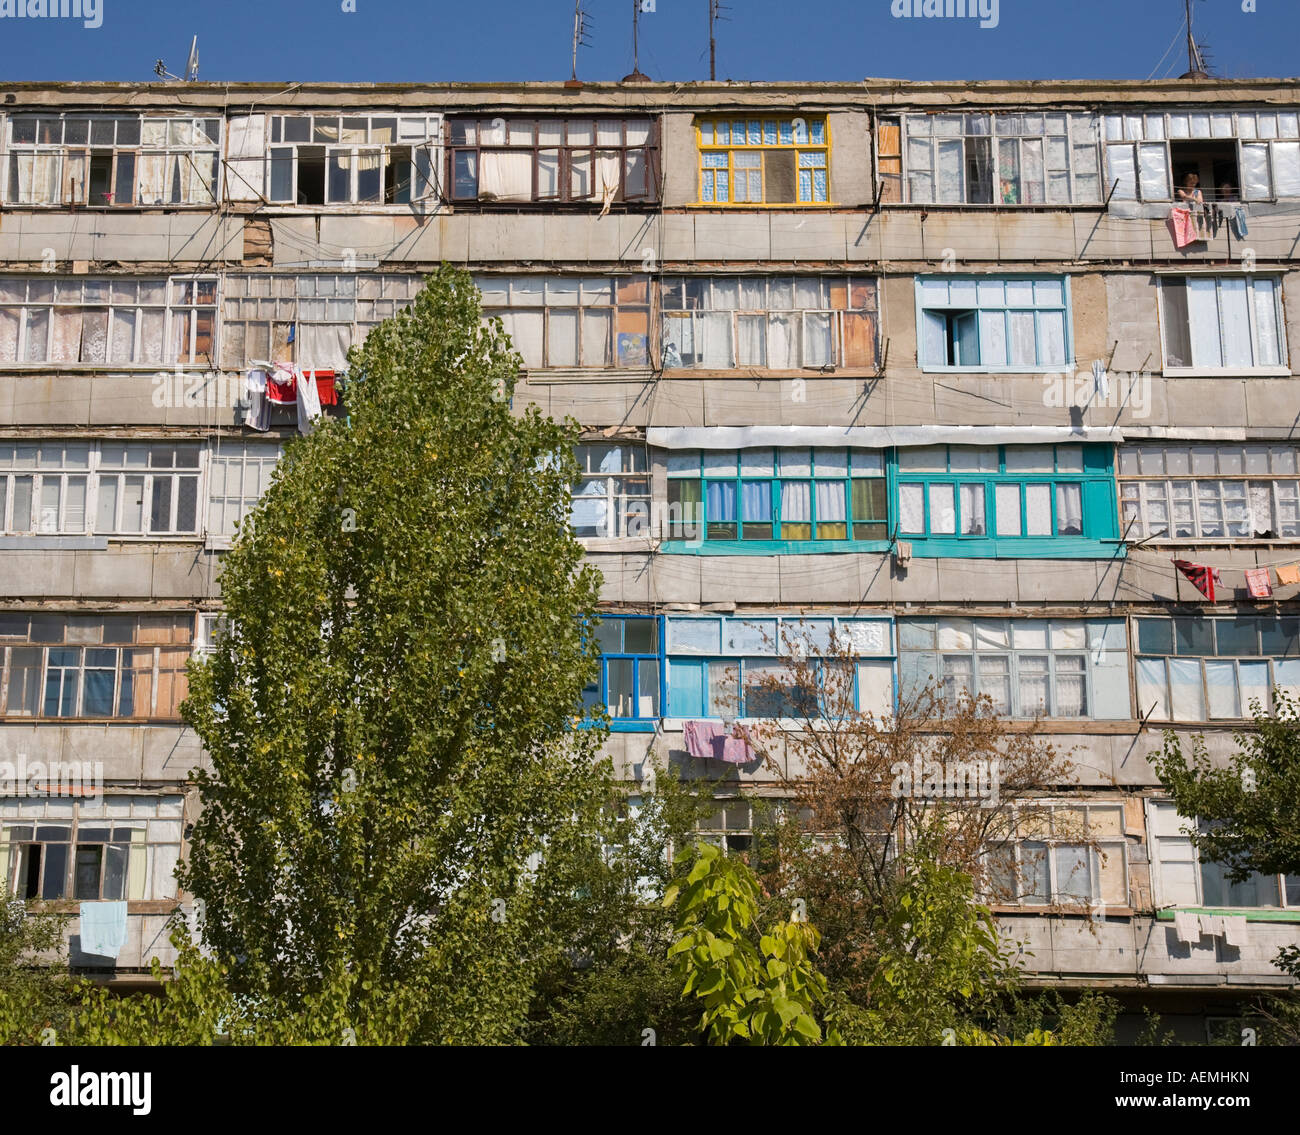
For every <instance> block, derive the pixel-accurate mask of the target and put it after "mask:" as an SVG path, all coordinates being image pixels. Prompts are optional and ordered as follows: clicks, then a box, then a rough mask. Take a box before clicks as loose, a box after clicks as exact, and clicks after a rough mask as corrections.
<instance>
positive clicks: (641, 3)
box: [623, 0, 655, 83]
mask: <svg viewBox="0 0 1300 1135" xmlns="http://www.w3.org/2000/svg"><path fill="white" fill-rule="evenodd" d="M642 10H644V11H647V12H653V11H654V10H655V5H654V0H648V2H647V0H632V74H630V75H624V76H623V82H625V83H648V82H650V76H649V75H643V74H641V66H640V48H639V45H638V42H637V39H638V33H639V31H640V20H641V12H642Z"/></svg>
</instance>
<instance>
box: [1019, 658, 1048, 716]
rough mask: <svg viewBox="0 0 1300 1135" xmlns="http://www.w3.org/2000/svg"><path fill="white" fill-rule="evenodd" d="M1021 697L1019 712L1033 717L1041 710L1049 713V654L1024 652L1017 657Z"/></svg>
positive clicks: (1021, 714)
mask: <svg viewBox="0 0 1300 1135" xmlns="http://www.w3.org/2000/svg"><path fill="white" fill-rule="evenodd" d="M1017 669H1018V671H1019V675H1018V676H1019V699H1020V704H1019V705H1018V706H1017V712H1018V713H1019V714H1020V716H1022V717H1032V716H1033V715H1034V714H1035V713H1038V712H1039V711H1040V710H1041V711H1042V712H1044V713H1049V712H1050V709H1049V707H1048V704H1047V655H1045V654H1022V655H1019V656H1018V658H1017Z"/></svg>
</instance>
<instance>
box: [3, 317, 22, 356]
mask: <svg viewBox="0 0 1300 1135" xmlns="http://www.w3.org/2000/svg"><path fill="white" fill-rule="evenodd" d="M21 312H22V309H21V308H14V307H9V308H0V362H6V363H13V362H17V361H18V317H19V315H20V314H21Z"/></svg>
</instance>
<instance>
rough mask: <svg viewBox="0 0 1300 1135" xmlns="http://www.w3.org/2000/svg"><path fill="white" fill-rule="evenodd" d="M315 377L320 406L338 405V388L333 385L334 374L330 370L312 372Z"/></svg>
mask: <svg viewBox="0 0 1300 1135" xmlns="http://www.w3.org/2000/svg"><path fill="white" fill-rule="evenodd" d="M312 373H313V374H314V375H315V376H316V392H317V393H318V394H319V395H320V404H321V405H322V406H337V405H338V404H339V392H338V387H337V386H335V384H334V372H333V371H332V370H317V371H312Z"/></svg>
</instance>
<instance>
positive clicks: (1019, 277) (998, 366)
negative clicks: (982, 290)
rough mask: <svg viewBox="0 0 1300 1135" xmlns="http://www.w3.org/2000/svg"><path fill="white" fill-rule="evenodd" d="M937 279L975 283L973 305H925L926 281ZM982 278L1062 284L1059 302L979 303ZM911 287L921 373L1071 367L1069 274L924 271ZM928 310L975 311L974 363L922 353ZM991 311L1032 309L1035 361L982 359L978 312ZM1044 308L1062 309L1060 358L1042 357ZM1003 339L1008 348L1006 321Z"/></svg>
mask: <svg viewBox="0 0 1300 1135" xmlns="http://www.w3.org/2000/svg"><path fill="white" fill-rule="evenodd" d="M939 281H942V282H944V283H947V284H949V285H951V284H954V283H971V284H973V285H975V288H976V297H975V303H974V304H972V305H967V304H960V305H957V304H952V303H949V304H946V305H944V306H943V307H937V306H927V304H926V301H925V299H924V293H925V285H926V284H927V283H932V282H939ZM981 282H983V283H985V284H989V283H995V282H996V283H1001V284H1003V285H1005V284H1008V283H1030V284H1035V283H1044V284H1046V283H1053V284H1059V285H1061V296H1062V303H1061V304H1060V305H1057V304H1039V303H1037V302H1035V303H1033V304H1031V305H1029V306H1028V307H1025V306H1022V305H1013V304H1010V303H1006V302H1005V301H1004V302H1003V303H1001V304H987V305H981V303H980V301H979V296H978V287H979V284H980V283H981ZM914 287H915V293H916V362H917V366H918V367H920V369H921V371H922V373H924V374H953V373H966V374H1034V373H1038V372H1043V371H1046V372H1048V373H1051V372H1053V371H1067V370H1073V359H1074V318H1073V304H1072V302H1071V295H1070V277H1069V276H1068V275H1052V274H1050V273H1049V274H1044V273H1035V274H1020V273H1011V274H1007V275H998V276H974V275H961V274H957V275H952V274H944V275H923V276H917V277H916V279H915V284H914ZM927 311H970V312H974V313H975V320H974V327H975V341H976V344H977V345H978V346H979V349H980V360H981V361H980V362H979V363H976V364H974V365H965V364H959V363H940V362H935V361H934V360H932V359H930V358H928V357H925V355H926V351H925V344H926V333H925V329H926V319H925V313H926V312H927ZM991 311H1001V312H1003V313H1004V314H1006V313H1010V312H1033V313H1034V317H1035V318H1034V344H1035V351H1034V354H1035V361H1034V363H1033V364H1032V365H1029V364H1025V363H1020V364H1014V363H1010V362H1007V363H986V362H984V361H983V359H984V350H983V344H982V332H981V330H980V322H981V321H980V319H979V314H980V313H981V312H991ZM1047 311H1051V312H1056V311H1059V312H1061V313H1062V316H1063V322H1064V325H1065V326H1064V343H1065V347H1064V350H1065V357H1064V358H1063V359H1062V360H1061V361H1060V362H1048V361H1045V360H1044V359H1043V350H1042V338H1041V334H1040V331H1039V320H1038V314H1039V313H1040V312H1047ZM1004 342H1005V343H1006V345H1007V349H1008V351H1009V350H1010V344H1011V335H1010V324H1009V323H1008V324H1007V325H1006V331H1005V336H1004Z"/></svg>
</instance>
